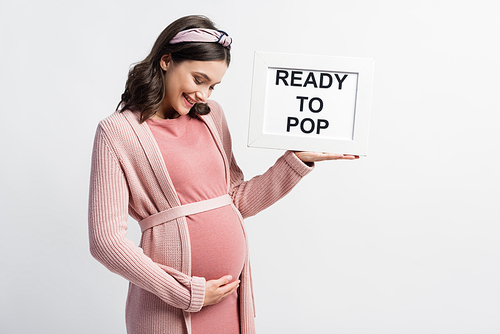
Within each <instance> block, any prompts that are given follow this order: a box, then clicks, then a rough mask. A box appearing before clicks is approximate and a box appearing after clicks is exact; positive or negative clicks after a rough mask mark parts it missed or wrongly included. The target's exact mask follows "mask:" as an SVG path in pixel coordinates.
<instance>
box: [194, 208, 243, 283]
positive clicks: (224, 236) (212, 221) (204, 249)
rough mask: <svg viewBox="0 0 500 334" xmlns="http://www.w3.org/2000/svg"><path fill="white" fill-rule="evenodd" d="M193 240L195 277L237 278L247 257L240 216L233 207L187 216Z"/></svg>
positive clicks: (209, 278)
mask: <svg viewBox="0 0 500 334" xmlns="http://www.w3.org/2000/svg"><path fill="white" fill-rule="evenodd" d="M186 219H187V223H188V227H189V234H190V240H191V275H192V276H198V277H205V279H206V280H213V279H219V278H221V277H222V276H224V275H231V276H233V279H237V278H238V277H239V276H240V273H241V271H242V269H243V264H244V262H245V257H246V245H245V237H244V235H243V230H242V227H241V223H240V218H239V215H238V214H237V213H236V212H235V209H234V208H233V206H231V205H227V206H224V207H221V208H218V209H214V210H210V211H206V212H202V213H198V214H195V215H191V216H188V217H186Z"/></svg>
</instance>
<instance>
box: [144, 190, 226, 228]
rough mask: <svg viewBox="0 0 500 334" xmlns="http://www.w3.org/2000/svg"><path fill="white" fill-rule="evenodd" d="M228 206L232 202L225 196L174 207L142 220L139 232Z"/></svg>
mask: <svg viewBox="0 0 500 334" xmlns="http://www.w3.org/2000/svg"><path fill="white" fill-rule="evenodd" d="M230 204H233V200H232V199H231V196H229V195H227V194H226V195H223V196H220V197H215V198H211V199H207V200H205V201H200V202H194V203H188V204H184V205H181V206H175V207H173V208H170V209H167V210H165V211H161V212H158V213H155V214H154V215H151V216H149V217H146V218H144V219H143V220H141V221H140V222H139V226H140V227H141V232H144V231H146V230H147V229H148V228H151V227H154V226H157V225H161V224H164V223H166V222H169V221H171V220H174V219H177V218H180V217H186V216H189V215H194V214H196V213H200V212H204V211H209V210H213V209H217V208H220V207H223V206H226V205H230Z"/></svg>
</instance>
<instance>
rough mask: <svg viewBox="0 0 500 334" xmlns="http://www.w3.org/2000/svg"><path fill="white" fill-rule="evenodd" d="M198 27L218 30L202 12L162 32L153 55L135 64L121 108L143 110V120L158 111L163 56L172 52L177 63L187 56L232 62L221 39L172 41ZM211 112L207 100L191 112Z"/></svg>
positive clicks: (162, 91) (129, 75) (160, 103)
mask: <svg viewBox="0 0 500 334" xmlns="http://www.w3.org/2000/svg"><path fill="white" fill-rule="evenodd" d="M194 28H205V29H214V30H217V28H216V27H215V24H214V23H213V22H212V21H211V20H210V19H209V18H207V17H205V16H202V15H190V16H185V17H181V18H180V19H177V20H176V21H174V22H172V23H171V24H170V25H169V26H168V27H166V28H165V30H163V31H162V33H161V34H160V36H158V38H157V39H156V42H155V44H154V45H153V48H152V49H151V52H150V53H149V55H148V56H147V57H146V58H145V59H144V60H143V61H141V62H139V63H137V64H135V65H133V66H132V67H131V69H130V71H129V73H128V79H127V83H126V84H125V91H124V92H123V94H122V96H121V101H120V103H119V104H118V107H117V110H118V109H120V108H121V110H126V109H134V110H138V111H139V112H140V113H141V117H140V122H141V123H142V122H144V121H145V120H147V119H149V118H151V117H152V116H153V115H154V114H155V113H156V111H157V110H158V109H159V108H160V106H161V105H162V103H163V97H164V92H165V85H164V79H163V76H164V71H163V69H162V68H161V67H160V59H161V57H163V56H164V55H166V54H170V55H171V57H172V61H173V62H174V63H180V62H183V61H186V60H198V61H225V62H226V64H227V65H228V66H229V63H230V61H231V54H230V52H229V48H227V47H224V46H222V45H221V44H219V43H180V44H169V42H170V40H172V38H174V36H175V35H177V34H178V33H179V32H180V31H183V30H187V29H194ZM209 112H210V108H209V107H208V105H207V104H205V103H196V104H195V105H194V106H193V107H192V108H191V110H190V111H189V114H190V115H191V116H195V115H206V114H208V113H209Z"/></svg>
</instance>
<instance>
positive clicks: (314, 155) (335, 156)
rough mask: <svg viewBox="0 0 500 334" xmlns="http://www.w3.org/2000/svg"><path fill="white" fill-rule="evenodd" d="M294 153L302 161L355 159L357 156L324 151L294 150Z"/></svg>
mask: <svg viewBox="0 0 500 334" xmlns="http://www.w3.org/2000/svg"><path fill="white" fill-rule="evenodd" d="M294 153H295V155H296V156H297V157H298V158H299V159H300V160H302V161H303V162H319V161H325V160H355V159H359V156H357V155H352V154H341V153H324V152H294Z"/></svg>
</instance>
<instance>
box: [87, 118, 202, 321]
mask: <svg viewBox="0 0 500 334" xmlns="http://www.w3.org/2000/svg"><path fill="white" fill-rule="evenodd" d="M128 199H129V189H128V185H127V180H126V178H125V175H124V173H123V171H122V169H121V167H120V164H119V162H118V159H117V157H116V156H115V154H114V152H113V151H112V150H111V149H110V145H109V142H108V141H107V138H106V135H105V133H104V132H103V131H102V129H100V128H98V130H97V133H96V137H95V142H94V151H93V155H92V171H91V180H90V198H89V242H90V252H91V254H92V255H93V256H94V257H95V258H96V259H97V260H98V261H99V262H101V263H102V264H103V265H104V266H106V267H107V268H108V269H109V270H111V271H112V272H114V273H117V274H119V275H120V276H122V277H124V278H126V279H127V280H129V281H130V282H132V283H133V284H135V285H137V286H139V287H141V288H143V289H145V290H147V291H149V292H151V293H153V294H155V295H156V296H158V297H159V298H161V299H162V300H163V301H165V302H166V303H168V304H170V305H172V306H174V307H177V308H180V309H183V310H186V311H188V312H196V311H199V310H200V309H201V307H202V306H203V302H204V298H205V279H204V278H200V277H189V276H187V275H185V274H183V273H181V272H179V271H177V270H175V269H173V268H170V267H166V266H160V265H158V264H157V263H155V262H153V260H151V258H149V257H148V256H146V255H145V254H144V253H143V251H142V249H141V248H139V247H137V246H135V245H134V243H133V242H132V241H131V240H129V239H127V238H126V232H127V218H128Z"/></svg>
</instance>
